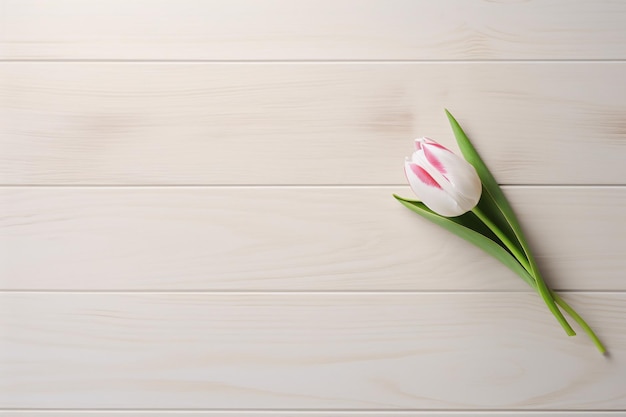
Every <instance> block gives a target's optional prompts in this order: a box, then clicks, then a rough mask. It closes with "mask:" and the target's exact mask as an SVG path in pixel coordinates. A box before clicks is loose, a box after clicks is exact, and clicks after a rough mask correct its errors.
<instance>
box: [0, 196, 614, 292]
mask: <svg viewBox="0 0 626 417" xmlns="http://www.w3.org/2000/svg"><path fill="white" fill-rule="evenodd" d="M505 190H506V193H507V195H509V196H510V198H511V201H512V204H513V205H514V207H515V208H516V210H517V211H518V213H519V215H520V218H521V221H522V223H523V225H524V227H525V229H526V230H527V232H528V235H529V238H530V241H531V244H532V246H533V248H534V250H535V253H536V254H537V256H538V258H539V263H540V266H541V267H542V270H543V271H544V273H545V275H546V278H547V279H548V281H549V282H550V283H551V284H553V285H554V287H555V288H558V289H567V290H626V282H625V281H624V279H623V271H624V270H626V258H625V257H624V256H623V249H624V244H623V242H624V241H626V215H625V214H624V210H623V208H624V207H625V206H626V187H606V188H590V187H581V188H576V187H560V188H559V187H548V188H545V187H507V188H506V189H505ZM393 192H397V193H400V194H402V195H405V196H410V195H411V192H410V191H409V190H408V189H407V188H405V187H398V188H393V187H377V188H364V187H358V188H355V187H345V188H343V187H341V188H324V187H315V188H312V187H304V188H300V187H267V188H265V187H262V188H259V187H253V188H247V187H233V188H230V187H218V188H203V187H190V188H180V187H174V188H159V187H147V188H108V187H103V188H82V187H72V188H59V187H45V188H32V187H29V188H21V187H20V188H2V189H0V207H1V210H0V288H2V289H11V290H100V289H103V290H194V289H200V290H248V291H254V290H276V291H282V290H288V291H289V290H302V291H307V290H321V291H327V290H366V291H370V290H391V291H393V290H470V291H471V290H487V291H497V290H515V291H526V290H530V289H529V288H528V287H527V286H526V284H524V283H523V282H522V281H521V279H519V278H518V277H517V276H516V275H515V274H514V273H513V272H510V271H509V270H508V269H506V268H505V267H504V266H502V265H501V264H500V263H498V261H496V260H495V259H493V258H491V257H490V256H489V255H486V254H484V253H483V252H482V251H481V250H480V249H478V248H475V247H474V246H472V245H470V244H469V243H466V242H465V241H463V240H461V239H459V238H457V237H456V236H453V235H451V234H450V233H449V232H447V231H445V230H443V229H440V228H439V227H437V226H435V225H432V224H430V223H429V222H427V221H426V220H424V219H422V218H421V217H419V216H417V215H416V214H414V213H412V212H410V211H409V210H407V209H405V208H404V207H402V206H401V205H400V204H398V203H397V202H396V201H395V200H394V199H393V198H392V196H391V194H392V193H393Z"/></svg>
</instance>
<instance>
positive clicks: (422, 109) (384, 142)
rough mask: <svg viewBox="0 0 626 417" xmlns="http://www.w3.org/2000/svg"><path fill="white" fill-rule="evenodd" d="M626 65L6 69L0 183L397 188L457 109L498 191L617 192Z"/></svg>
mask: <svg viewBox="0 0 626 417" xmlns="http://www.w3.org/2000/svg"><path fill="white" fill-rule="evenodd" d="M625 76H626V63H622V62H619V63H549V64H547V63H523V64H520V63H515V64H512V63H498V64H493V63H492V64H485V63H471V64H467V63H453V64H442V63H418V64H415V63H413V64H398V63H378V64H373V63H367V64H362V63H360V64H336V63H323V64H319V63H314V64H313V63H304V64H303V63H297V64H294V63H281V64H232V63H231V64H214V63H212V64H206V63H191V64H190V63H177V64H173V63H158V64H155V63H140V64H136V63H135V64H128V63H3V64H0V118H1V120H2V121H3V122H2V123H1V124H0V158H1V159H0V161H1V164H0V184H404V182H405V179H404V174H403V171H402V169H401V164H402V161H403V159H404V156H405V155H407V154H409V153H410V152H411V151H412V149H413V147H412V143H411V139H412V138H414V137H417V136H425V135H426V136H431V137H433V138H435V139H437V140H439V141H440V142H442V143H444V144H446V145H449V146H451V147H453V146H454V138H453V135H452V132H451V130H450V127H449V125H448V121H447V119H446V117H445V115H444V112H443V109H444V107H448V108H449V109H450V110H451V111H452V112H453V113H454V114H455V115H456V116H457V117H458V118H459V121H460V122H461V123H462V124H463V125H464V126H465V127H466V129H467V130H468V133H469V134H471V135H472V137H473V139H474V141H475V142H476V146H477V148H478V149H479V150H480V151H481V153H482V154H483V156H484V158H485V160H486V162H487V163H488V164H489V166H490V167H491V168H492V169H493V170H494V172H495V174H496V176H497V178H498V180H499V181H500V182H501V183H505V184H622V183H623V182H624V179H625V178H626V164H624V161H625V160H626V139H625V137H624V132H626V117H625V115H626V83H624V82H623V80H624V78H625Z"/></svg>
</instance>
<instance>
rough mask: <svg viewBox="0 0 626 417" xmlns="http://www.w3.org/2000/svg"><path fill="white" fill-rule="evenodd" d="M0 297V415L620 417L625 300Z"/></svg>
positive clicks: (624, 403) (625, 390)
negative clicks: (604, 416)
mask: <svg viewBox="0 0 626 417" xmlns="http://www.w3.org/2000/svg"><path fill="white" fill-rule="evenodd" d="M566 298H567V299H568V300H569V301H570V302H571V303H572V304H573V305H575V306H577V308H578V309H579V311H580V312H581V314H584V315H585V317H586V318H587V319H588V321H589V323H590V324H591V325H592V326H594V327H595V328H596V330H597V331H598V333H599V335H600V336H601V337H602V338H603V339H604V340H605V342H606V344H607V345H608V348H609V350H610V351H611V356H610V357H604V356H602V355H600V354H599V353H598V352H597V351H595V349H594V347H593V346H592V345H591V344H590V342H589V341H588V340H587V339H586V338H585V336H584V335H579V336H578V337H573V338H571V337H570V338H568V337H567V336H565V334H564V333H563V331H562V329H561V328H560V327H559V325H558V324H557V323H556V321H555V320H554V319H553V318H552V317H551V316H550V313H549V312H548V311H547V309H546V308H545V306H544V305H543V303H542V301H541V300H540V299H539V297H537V296H536V295H534V294H530V293H499V294H466V293H449V294H267V293H266V294H207V293H204V294H137V293H135V294H98V293H91V294H89V293H82V294H77V293H63V294H50V293H44V294H34V293H12V294H11V293H3V294H2V295H1V296H0V299H1V302H0V331H1V332H2V335H3V337H2V339H1V340H0V388H1V389H0V406H1V407H3V408H67V409H71V408H90V409H98V408H114V409H127V408H131V409H132V408H150V409H160V408H165V409H168V408H173V409H180V408H189V409H195V408H200V409H204V408H208V409H218V410H222V409H228V408H236V409H247V408H252V409H296V410H301V409H331V410H338V409H347V410H360V409H374V410H387V409H403V408H404V409H433V410H436V409H443V410H453V409H459V410H468V409H472V408H474V409H512V408H515V409H527V410H532V409H539V410H548V409H568V410H569V409H580V410H585V409H591V410H597V411H602V410H623V409H624V408H625V407H626V386H625V385H624V384H623V380H624V374H625V372H626V361H625V359H624V358H625V357H626V333H624V331H623V329H624V326H625V325H626V294H623V293H622V294H610V293H605V294H590V293H580V294H576V295H574V294H566Z"/></svg>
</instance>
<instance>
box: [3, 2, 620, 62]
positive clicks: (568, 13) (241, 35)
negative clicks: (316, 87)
mask: <svg viewBox="0 0 626 417" xmlns="http://www.w3.org/2000/svg"><path fill="white" fill-rule="evenodd" d="M0 11H1V13H0V27H2V31H0V58H3V59H207V60H255V59H266V60H276V59H278V60H284V59H291V60H312V59H321V60H328V59H335V60H336V59H338V60H346V59H419V60H433V59H452V60H456V59H470V60H474V59H625V58H626V46H625V45H626V30H624V25H623V23H624V21H625V20H626V5H625V4H624V2H621V1H611V0H577V1H575V2H573V1H567V0H544V1H532V2H526V1H524V2H518V1H516V2H492V1H473V2H468V1H464V0H447V1H441V2H432V1H428V0H306V1H298V2H293V1H290V0H265V1H262V2H260V1H255V0H229V1H220V0H169V1H163V0H162V1H159V2H157V3H156V4H155V2H154V1H152V0H108V1H106V2H99V4H97V5H93V4H92V3H91V2H84V1H80V0H54V1H48V0H2V1H1V2H0Z"/></svg>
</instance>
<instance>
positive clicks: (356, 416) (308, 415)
mask: <svg viewBox="0 0 626 417" xmlns="http://www.w3.org/2000/svg"><path fill="white" fill-rule="evenodd" d="M624 415H626V412H619V411H618V412H615V411H605V412H603V411H587V410H585V411H543V412H537V411H479V412H475V411H404V410H385V411H370V410H366V411H365V410H364V411H344V410H341V411H326V410H324V411H314V410H306V411H304V410H303V411H284V410H263V411H258V410H246V411H237V410H232V411H231V410H228V411H204V410H203V411H197V410H191V411H190V410H185V411H160V410H149V411H146V410H132V411H131V410H124V411H120V410H114V411H103V410H89V411H85V410H80V411H76V410H37V411H30V410H14V411H2V410H0V416H3V417H47V416H63V417H67V416H71V417H142V416H151V417H152V416H154V417H189V416H192V417H268V416H277V417H483V416H485V417H622V416H624Z"/></svg>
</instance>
